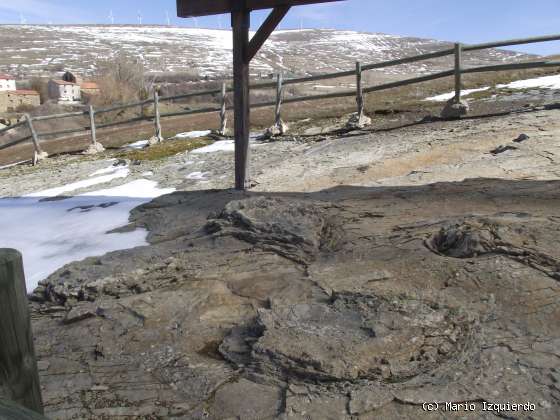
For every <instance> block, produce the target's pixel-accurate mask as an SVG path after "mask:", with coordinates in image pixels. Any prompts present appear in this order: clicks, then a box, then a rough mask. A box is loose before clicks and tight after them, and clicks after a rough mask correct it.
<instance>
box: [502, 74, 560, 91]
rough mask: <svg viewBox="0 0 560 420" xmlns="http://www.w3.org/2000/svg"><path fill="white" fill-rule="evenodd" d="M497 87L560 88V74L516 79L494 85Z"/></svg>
mask: <svg viewBox="0 0 560 420" xmlns="http://www.w3.org/2000/svg"><path fill="white" fill-rule="evenodd" d="M496 87H497V88H499V89H503V88H509V89H530V88H544V89H560V74H556V75H553V76H543V77H537V78H535V79H526V80H517V81H515V82H511V83H507V84H504V85H496Z"/></svg>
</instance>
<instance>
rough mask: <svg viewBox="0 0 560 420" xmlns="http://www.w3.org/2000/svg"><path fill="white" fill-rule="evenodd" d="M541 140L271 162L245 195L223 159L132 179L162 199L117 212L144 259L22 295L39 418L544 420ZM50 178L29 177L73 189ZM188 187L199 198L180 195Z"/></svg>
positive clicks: (548, 294)
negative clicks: (140, 237)
mask: <svg viewBox="0 0 560 420" xmlns="http://www.w3.org/2000/svg"><path fill="white" fill-rule="evenodd" d="M520 132H526V133H528V135H530V138H531V140H530V141H524V142H521V143H519V144H516V147H518V149H516V150H511V151H510V152H508V153H502V154H499V155H492V154H490V153H488V151H489V150H492V148H495V147H497V146H498V145H500V144H506V143H507V142H511V139H513V138H516V136H518V135H519V133H520ZM489 133H490V134H489ZM559 136H560V118H558V111H555V110H551V111H536V112H532V113H526V114H517V115H513V116H509V117H502V118H486V119H480V120H475V121H466V120H463V121H440V122H436V123H430V124H418V125H414V126H411V127H408V128H401V129H398V130H395V129H390V130H387V131H379V132H375V133H372V134H367V133H358V134H355V133H353V134H349V135H348V136H344V137H341V138H337V137H333V138H330V139H322V140H320V141H319V140H316V139H315V140H313V139H311V140H310V141H309V142H289V143H288V142H282V141H280V142H272V143H270V144H267V145H265V146H262V147H257V148H255V149H254V150H255V151H254V155H253V159H254V162H255V165H254V167H253V169H254V172H253V173H254V176H255V179H256V180H257V181H258V182H259V185H258V187H257V188H255V189H254V190H251V191H249V192H244V193H241V192H234V191H232V190H228V189H223V187H226V186H228V185H229V184H227V182H229V178H226V180H225V181H224V180H221V178H220V177H221V176H223V175H227V174H231V170H232V165H231V154H227V153H223V154H215V155H213V154H207V155H204V156H201V157H196V155H195V154H192V155H187V156H176V157H173V158H171V159H169V160H168V161H165V162H162V163H160V164H159V166H155V167H146V165H145V164H141V165H138V168H136V167H135V166H134V165H131V166H130V167H131V171H132V173H133V174H134V173H136V172H138V173H139V172H141V171H145V170H147V169H150V170H153V171H154V179H156V180H158V181H160V182H161V183H162V184H163V185H164V186H169V185H173V186H176V187H177V188H179V189H181V191H178V192H176V193H174V194H170V195H166V196H162V197H160V198H157V199H155V200H154V201H152V202H150V203H147V204H145V205H143V206H141V207H139V208H137V209H135V210H134V211H133V213H132V216H131V224H132V226H142V227H146V228H147V229H148V230H149V237H148V240H149V242H150V246H145V247H139V248H135V249H131V250H124V251H117V252H112V253H109V254H106V255H104V256H100V257H92V258H88V259H86V260H84V261H78V262H74V263H72V264H69V265H67V266H65V267H63V268H61V269H60V270H58V271H57V272H55V273H53V274H52V275H51V276H50V277H49V278H48V279H47V280H46V281H44V282H43V283H42V285H41V286H40V287H39V288H38V289H37V290H36V291H35V293H34V295H33V302H32V316H33V329H34V335H35V340H36V351H37V354H38V357H39V361H40V369H41V370H40V374H41V384H42V386H43V398H44V401H45V403H46V412H47V415H48V416H49V418H52V419H158V418H177V419H208V418H210V419H228V418H240V419H321V420H323V419H337V420H338V419H360V420H362V419H389V420H391V419H418V418H467V419H478V418H486V419H492V418H522V419H523V418H526V419H529V418H534V419H557V418H558V417H559V416H560V387H559V386H558V383H559V381H560V373H559V371H558V369H559V362H558V360H559V358H560V352H559V348H560V328H559V327H558V325H559V321H560V284H559V281H560V280H559V274H558V273H559V271H560V247H558V237H559V234H560V217H559V214H558V209H559V208H560V181H558V179H559V176H560V169H559V167H558V162H559V156H560V146H559V143H558V141H557V139H558V137H559ZM187 159H189V160H192V161H193V162H194V163H190V164H188V165H187V164H186V163H184V160H187ZM54 162H55V161H54V159H53V162H49V161H46V162H44V163H43V164H42V165H39V168H44V169H42V170H45V171H47V170H50V171H51V172H50V173H53V174H57V175H56V176H57V177H58V178H56V179H57V180H60V179H61V177H63V176H70V175H68V173H67V172H73V173H75V172H77V171H76V170H75V169H76V166H70V167H69V168H66V169H64V170H61V171H57V170H55V169H49V168H52V166H54V164H55V163H54ZM51 165H52V166H51ZM87 165H88V166H87V172H86V173H88V174H89V173H91V172H92V171H93V170H94V169H100V168H99V167H95V168H94V167H93V166H94V165H93V163H91V162H89V163H87ZM103 165H104V166H106V163H104V164H103ZM102 167H103V166H102ZM193 167H196V170H200V171H202V172H211V173H212V177H211V179H210V180H209V181H208V182H207V183H202V182H198V183H195V182H194V181H192V180H186V179H185V175H186V173H185V168H187V169H186V170H188V171H193V169H192V168H193ZM18 171H23V169H18ZM14 173H17V174H19V172H15V170H14ZM42 177H43V178H45V175H44V173H43V175H42ZM39 178H40V176H39V174H35V173H33V174H29V175H26V174H25V173H24V174H23V175H19V176H15V175H14V177H13V178H10V180H13V182H8V183H6V184H5V185H4V184H3V185H2V188H3V191H9V192H10V193H11V194H15V191H25V190H24V188H31V187H30V185H35V186H36V185H38V183H39ZM471 178H475V179H471ZM115 182H116V181H115ZM17 188H20V189H19V190H17ZM212 188H222V189H221V190H214V189H212ZM425 402H439V403H444V402H452V403H466V402H471V403H474V404H476V405H477V411H475V412H465V411H464V410H463V411H459V412H442V411H439V412H436V413H432V414H430V413H427V412H425V411H424V410H423V408H422V404H423V403H425ZM483 402H486V403H506V402H515V403H525V402H531V403H533V404H535V407H536V408H535V411H534V412H517V411H511V410H510V411H508V410H505V411H502V412H499V413H497V412H483V411H481V408H482V404H483Z"/></svg>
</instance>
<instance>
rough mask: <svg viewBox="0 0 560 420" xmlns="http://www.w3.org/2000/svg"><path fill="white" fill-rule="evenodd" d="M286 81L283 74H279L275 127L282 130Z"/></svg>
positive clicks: (277, 78) (277, 77)
mask: <svg viewBox="0 0 560 420" xmlns="http://www.w3.org/2000/svg"><path fill="white" fill-rule="evenodd" d="M283 83H284V80H283V77H282V73H278V74H277V76H276V108H275V109H274V125H275V126H276V128H278V129H280V131H283V130H282V115H281V112H280V111H281V108H282V93H283V91H284V86H283Z"/></svg>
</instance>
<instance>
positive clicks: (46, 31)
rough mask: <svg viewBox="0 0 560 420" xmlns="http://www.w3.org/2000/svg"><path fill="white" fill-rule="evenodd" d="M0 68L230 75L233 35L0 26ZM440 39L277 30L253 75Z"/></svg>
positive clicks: (300, 69) (390, 54) (316, 66)
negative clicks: (124, 57) (107, 63)
mask: <svg viewBox="0 0 560 420" xmlns="http://www.w3.org/2000/svg"><path fill="white" fill-rule="evenodd" d="M0 42H1V44H0V45H3V47H2V50H3V52H4V54H2V55H0V71H1V72H7V73H12V74H14V75H17V76H20V77H29V76H35V75H49V74H53V73H56V72H57V71H61V70H62V69H65V70H72V71H76V72H78V73H85V74H88V73H89V74H91V73H93V72H94V71H95V68H96V63H97V62H98V60H99V59H101V58H104V57H108V56H111V55H112V54H114V53H115V52H116V51H119V50H124V51H126V52H128V53H130V54H132V55H135V56H138V57H141V58H142V60H144V62H145V64H146V67H147V68H148V69H149V70H150V71H154V72H160V71H165V72H179V71H191V72H196V73H198V74H199V75H200V76H209V77H219V76H222V75H226V74H229V73H230V63H231V49H232V41H231V33H230V32H229V31H225V30H210V29H194V28H179V27H163V26H133V25H128V26H116V25H114V26H102V25H73V26H38V25H25V26H21V25H4V26H0ZM450 45H451V44H450V43H447V42H442V41H435V40H428V39H420V38H410V37H401V36H395V35H386V34H375V33H359V32H352V31H338V30H319V29H309V30H293V31H277V32H275V33H274V34H273V35H272V36H271V38H270V40H269V41H268V42H267V43H266V44H265V46H264V48H263V49H262V51H261V52H260V54H259V55H258V56H257V57H256V59H255V60H254V62H253V64H252V71H253V73H254V74H255V75H259V74H260V75H267V74H269V73H273V72H278V71H282V72H284V73H287V74H297V75H300V74H317V73H327V72H332V71H338V70H347V69H349V68H352V66H353V63H354V61H355V60H360V61H363V62H368V63H369V62H377V61H384V60H389V59H394V58H399V57H405V56H410V55H416V54H421V53H426V52H430V51H436V50H440V49H444V48H448V47H449V46H450ZM524 58H528V56H527V55H524V54H520V53H515V52H509V51H504V50H488V51H481V52H476V53H469V54H466V56H465V60H466V64H467V65H477V64H493V63H503V62H508V61H515V60H520V59H524ZM449 60H450V59H449V58H446V59H439V60H432V61H427V62H422V63H418V64H415V65H409V66H402V67H398V68H392V69H387V70H384V71H383V73H385V74H391V73H397V74H402V73H423V72H427V71H432V70H435V69H439V68H442V67H446V68H448V67H449V64H450V62H449Z"/></svg>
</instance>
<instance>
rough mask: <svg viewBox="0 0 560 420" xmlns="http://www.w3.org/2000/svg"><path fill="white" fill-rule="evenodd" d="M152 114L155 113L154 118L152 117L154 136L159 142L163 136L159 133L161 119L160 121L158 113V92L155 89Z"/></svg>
mask: <svg viewBox="0 0 560 420" xmlns="http://www.w3.org/2000/svg"><path fill="white" fill-rule="evenodd" d="M154 115H155V119H154V126H155V132H156V134H155V137H156V138H157V141H158V142H160V141H162V140H163V137H162V135H161V121H160V113H159V93H158V91H157V89H154Z"/></svg>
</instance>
